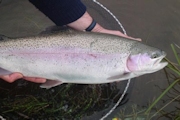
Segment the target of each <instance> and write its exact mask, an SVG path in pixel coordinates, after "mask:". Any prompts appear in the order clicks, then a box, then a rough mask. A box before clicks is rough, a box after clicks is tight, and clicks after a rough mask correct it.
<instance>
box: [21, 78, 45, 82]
mask: <svg viewBox="0 0 180 120" xmlns="http://www.w3.org/2000/svg"><path fill="white" fill-rule="evenodd" d="M23 79H25V80H27V81H30V82H34V83H44V82H46V79H44V78H35V77H23Z"/></svg>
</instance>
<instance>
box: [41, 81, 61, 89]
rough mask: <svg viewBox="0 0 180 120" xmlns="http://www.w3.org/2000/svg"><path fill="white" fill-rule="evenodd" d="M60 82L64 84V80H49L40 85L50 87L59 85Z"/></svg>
mask: <svg viewBox="0 0 180 120" xmlns="http://www.w3.org/2000/svg"><path fill="white" fill-rule="evenodd" d="M60 84H62V81H59V80H47V81H46V82H45V83H43V84H42V85H40V87H41V88H46V89H49V88H52V87H55V86H58V85H60Z"/></svg>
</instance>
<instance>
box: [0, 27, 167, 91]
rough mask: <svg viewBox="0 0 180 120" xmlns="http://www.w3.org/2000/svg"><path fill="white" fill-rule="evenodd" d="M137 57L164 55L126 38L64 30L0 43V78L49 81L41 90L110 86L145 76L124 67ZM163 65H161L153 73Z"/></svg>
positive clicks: (157, 50) (159, 51)
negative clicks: (13, 75)
mask: <svg viewBox="0 0 180 120" xmlns="http://www.w3.org/2000/svg"><path fill="white" fill-rule="evenodd" d="M139 54H147V56H148V57H151V56H152V54H156V55H157V57H158V58H159V57H160V58H161V56H163V57H164V56H165V52H163V51H161V50H159V49H156V48H153V47H150V46H147V45H144V44H142V43H141V42H138V41H134V40H130V39H127V38H123V37H119V36H115V35H109V34H101V33H90V32H80V31H75V30H72V29H66V30H63V31H60V32H58V33H51V34H46V35H39V36H32V37H24V38H16V39H8V40H7V39H6V40H1V41H0V68H1V70H0V75H4V74H5V73H7V74H10V73H13V72H20V73H22V74H23V75H24V76H28V77H42V78H46V79H50V81H48V82H47V83H45V84H44V85H42V87H44V88H51V87H53V86H56V85H58V84H62V83H80V84H101V83H110V82H114V81H120V80H126V79H129V78H133V77H136V76H139V75H143V74H146V73H148V71H147V72H146V71H144V73H143V74H142V73H138V72H137V71H130V69H129V67H128V66H127V65H128V64H127V61H128V59H129V58H131V56H135V57H136V55H139ZM133 59H134V57H133ZM161 59H162V58H161ZM129 61H130V60H129ZM130 62H132V60H131V61H130ZM132 63H135V62H132ZM130 65H131V64H130ZM166 65H167V63H166ZM166 65H165V63H164V64H163V66H160V67H159V68H156V70H155V71H158V70H160V69H162V68H163V67H165V66H166ZM135 66H136V65H135ZM133 69H134V67H133ZM142 71H143V70H142ZM155 71H152V72H155ZM132 73H138V74H137V75H135V74H132ZM149 73H151V72H149Z"/></svg>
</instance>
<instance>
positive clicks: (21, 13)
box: [0, 0, 180, 120]
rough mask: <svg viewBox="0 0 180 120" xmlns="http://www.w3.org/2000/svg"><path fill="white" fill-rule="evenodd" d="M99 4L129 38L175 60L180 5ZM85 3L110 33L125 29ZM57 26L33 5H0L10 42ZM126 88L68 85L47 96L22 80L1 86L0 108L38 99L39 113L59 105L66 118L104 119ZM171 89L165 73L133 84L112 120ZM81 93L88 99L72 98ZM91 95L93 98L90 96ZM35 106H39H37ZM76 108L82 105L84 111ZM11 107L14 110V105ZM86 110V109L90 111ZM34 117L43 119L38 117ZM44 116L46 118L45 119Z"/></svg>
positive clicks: (1, 25)
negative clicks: (173, 49) (173, 48)
mask: <svg viewBox="0 0 180 120" xmlns="http://www.w3.org/2000/svg"><path fill="white" fill-rule="evenodd" d="M99 1H100V2H101V3H103V4H104V5H105V6H106V7H107V8H109V9H110V10H111V11H112V12H113V13H114V14H115V15H116V17H117V18H118V19H119V20H120V21H121V23H122V24H123V26H124V27H125V29H126V31H127V34H128V35H130V36H133V37H139V38H141V39H142V40H143V42H144V43H146V44H148V45H151V46H154V47H157V48H160V49H163V50H164V51H166V52H167V58H168V59H170V60H172V61H175V59H174V55H173V54H172V50H171V48H170V44H171V43H176V44H178V45H180V41H179V39H180V34H178V33H179V32H180V25H179V24H180V19H179V18H180V1H178V0H171V1H169V0H159V1H147V0H145V1H143V0H136V1H126V0H111V1H108V0H99ZM84 2H85V4H87V6H88V11H89V12H90V13H91V15H92V16H93V17H94V18H95V20H96V21H98V22H99V23H100V24H101V25H103V26H105V27H106V28H109V29H118V30H121V29H120V28H119V26H117V23H116V22H115V21H114V20H113V19H112V17H111V16H109V15H108V14H107V13H106V12H105V11H103V10H101V9H100V8H98V7H96V5H94V4H93V3H92V2H89V1H87V0H84ZM52 25H54V24H53V23H52V22H51V21H50V20H49V19H48V18H47V17H46V16H44V15H43V14H42V13H40V12H39V11H38V10H37V9H35V8H34V6H33V5H31V4H30V3H29V2H28V1H23V0H17V1H16V2H15V1H13V0H3V1H2V3H1V4H0V34H3V35H6V36H9V37H20V36H29V35H35V34H38V33H40V32H41V31H42V30H44V29H45V28H46V27H48V26H52ZM125 84H126V81H125V82H120V83H118V84H116V83H114V84H105V85H93V86H88V85H83V86H81V85H72V86H71V85H70V86H71V87H70V88H69V85H63V86H60V87H58V88H54V89H53V90H48V91H46V90H44V89H43V90H41V89H39V87H38V86H39V85H37V84H33V83H27V82H25V81H17V82H15V83H13V84H8V83H5V82H1V84H0V95H1V104H3V103H5V102H8V103H9V104H10V103H13V104H20V103H22V102H23V101H24V103H26V102H27V101H28V100H30V101H33V100H34V99H35V98H37V99H38V101H40V103H44V105H43V107H44V108H43V107H42V106H40V107H38V108H36V110H44V111H45V110H46V112H47V111H48V110H50V111H51V110H52V109H51V108H52V106H50V108H49V109H48V110H47V108H48V107H46V106H47V105H54V104H51V102H52V101H54V103H61V104H62V106H63V107H62V106H61V107H62V108H63V109H64V111H66V112H64V113H62V111H61V114H63V115H64V116H66V117H67V118H69V117H71V118H74V116H76V117H77V116H78V117H79V116H81V115H85V116H87V117H83V118H84V119H99V118H100V117H101V116H102V115H104V114H105V113H107V112H108V111H109V110H110V108H112V107H113V105H114V104H115V103H116V102H117V100H118V99H119V97H120V95H121V94H122V92H123V90H124V87H125ZM167 86H168V81H167V78H166V76H165V73H164V71H163V70H161V71H159V72H156V73H153V74H149V75H144V76H141V77H138V78H135V79H133V80H132V83H131V86H130V88H129V91H128V94H126V98H125V99H124V100H123V102H122V103H121V106H119V107H118V108H117V109H116V110H115V111H114V112H113V113H112V114H111V115H110V116H109V118H108V119H111V118H113V117H115V116H117V115H118V114H120V110H123V109H125V108H126V110H125V113H124V114H130V113H131V112H132V111H133V110H132V106H133V105H137V106H138V110H139V109H140V110H142V109H145V108H147V106H148V104H149V103H150V102H152V101H153V100H154V99H155V98H157V97H158V96H159V95H160V94H161V93H162V89H165V88H166V87H167ZM65 88H68V89H67V91H65V93H63V94H66V95H62V94H60V93H58V91H62V90H64V89H65ZM77 88H78V89H77ZM177 89H178V88H177ZM72 91H74V92H72ZM76 91H77V92H76ZM84 91H85V92H84ZM78 92H80V93H82V94H84V96H81V94H78V95H79V96H81V97H84V98H81V99H80V98H79V99H78V97H75V96H73V94H76V93H78ZM87 93H91V94H88V95H87ZM55 95H57V96H56V97H54V100H52V99H50V98H52V97H53V96H55ZM68 95H69V96H68ZM32 96H34V97H32ZM58 97H59V99H58ZM60 98H61V99H60ZM62 99H63V101H62ZM69 99H70V100H69ZM90 99H92V100H93V102H91V100H90ZM2 100H4V101H2ZM15 100H20V101H15ZM75 100H76V101H78V102H79V103H78V104H77V102H72V101H75ZM88 100H89V101H88ZM167 100H170V98H168V97H167V96H166V97H164V98H163V100H162V101H161V102H159V104H158V106H157V107H159V108H160V107H161V106H162V105H164V104H165V103H167ZM40 103H38V104H40ZM75 103H76V104H75ZM34 104H37V102H36V103H34ZM88 104H89V105H91V107H90V106H88ZM23 105H25V104H23ZM73 105H74V106H73ZM76 105H79V108H78V107H77V106H76ZM175 105H176V106H177V107H180V105H179V104H178V103H175ZM1 106H2V105H1ZM11 106H13V105H12V104H11ZM30 106H32V105H30ZM69 106H71V107H72V108H73V110H76V111H75V112H74V113H73V112H71V111H68V107H69ZM82 106H86V108H87V109H86V108H85V107H82ZM58 107H60V106H54V108H55V110H57V109H58ZM76 107H77V108H76ZM3 108H4V111H5V110H6V111H7V110H11V109H10V108H8V107H3ZM45 108H46V109H45ZM69 108H70V107H69ZM174 108H175V107H174V106H173V105H170V107H169V106H168V107H167V108H166V111H168V112H170V111H172V110H173V109H174ZM66 109H67V110H66ZM1 110H2V107H1ZM23 110H26V109H25V108H24V109H23ZM53 110H54V109H53ZM138 110H136V111H138ZM67 111H68V112H67ZM77 111H81V114H79V113H78V112H77ZM0 112H3V111H0ZM22 113H23V111H21V112H19V111H18V112H17V111H16V112H6V113H1V114H0V115H4V117H6V118H8V117H9V116H13V115H14V116H16V117H17V116H18V117H19V118H25V117H29V116H28V113H26V114H22ZM41 114H42V113H41ZM56 114H57V113H55V114H53V113H51V114H48V115H54V116H58V115H56ZM7 115H8V116H7ZM46 115H47V114H46ZM34 116H35V117H39V116H36V115H34ZM54 116H53V117H54ZM41 117H43V114H42V116H41ZM69 119H70V118H69ZM161 119H163V120H166V119H170V118H168V117H164V118H161Z"/></svg>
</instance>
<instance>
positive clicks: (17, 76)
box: [0, 73, 23, 83]
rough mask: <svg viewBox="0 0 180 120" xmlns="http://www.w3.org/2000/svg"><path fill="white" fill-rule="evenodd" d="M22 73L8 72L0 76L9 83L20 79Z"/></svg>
mask: <svg viewBox="0 0 180 120" xmlns="http://www.w3.org/2000/svg"><path fill="white" fill-rule="evenodd" d="M22 77H23V75H22V74H20V73H13V74H10V75H4V76H0V78H1V79H3V80H5V81H7V82H9V83H12V82H14V81H16V80H17V79H20V78H22Z"/></svg>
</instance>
